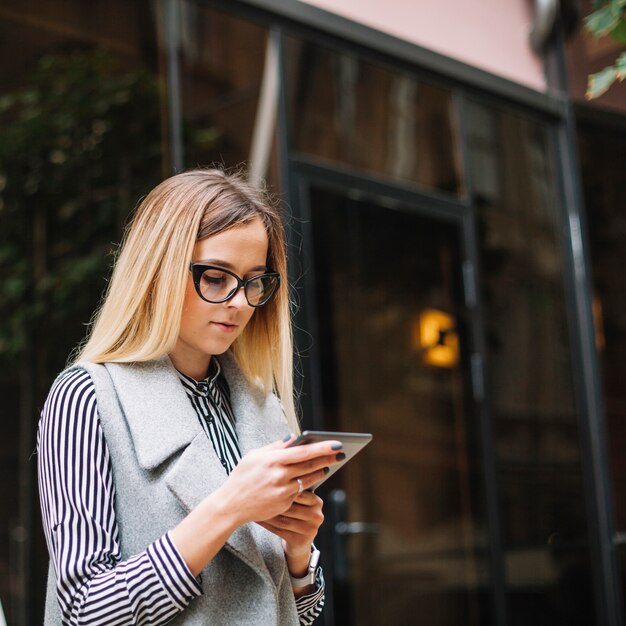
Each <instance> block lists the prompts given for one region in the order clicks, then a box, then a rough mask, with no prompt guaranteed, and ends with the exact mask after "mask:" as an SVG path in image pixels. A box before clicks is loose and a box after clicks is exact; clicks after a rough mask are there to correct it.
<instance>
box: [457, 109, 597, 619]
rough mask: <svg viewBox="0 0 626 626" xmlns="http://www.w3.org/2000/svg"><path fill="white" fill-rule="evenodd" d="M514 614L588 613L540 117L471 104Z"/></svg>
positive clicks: (547, 160) (578, 480) (570, 397)
mask: <svg viewBox="0 0 626 626" xmlns="http://www.w3.org/2000/svg"><path fill="white" fill-rule="evenodd" d="M467 128H468V133H469V145H470V159H469V160H470V163H471V168H472V170H471V175H472V182H473V185H474V198H473V200H474V203H475V205H476V206H477V208H478V218H479V219H478V221H479V228H480V233H479V234H480V239H481V241H480V243H481V250H480V253H481V265H482V267H481V270H482V285H481V288H482V294H483V299H484V303H485V320H486V333H487V342H488V364H489V365H488V373H489V383H490V384H489V392H490V398H491V410H492V417H493V428H494V433H495V445H496V472H497V482H498V495H499V504H500V520H501V525H502V540H503V544H504V545H503V548H504V554H505V559H506V572H507V581H506V584H507V590H508V601H509V614H510V619H511V624H512V625H514V626H517V625H519V626H526V625H527V624H535V625H538V624H546V625H547V624H551V625H553V626H554V625H555V624H559V625H560V624H562V625H564V626H565V625H569V626H571V625H573V624H580V625H581V626H583V625H584V626H590V625H591V624H593V623H594V612H593V593H592V585H591V573H590V572H591V570H590V563H589V559H590V555H589V545H588V530H587V522H586V517H585V503H584V494H583V481H582V468H581V458H580V449H579V429H578V418H577V415H576V411H575V406H574V389H573V387H572V364H571V355H570V348H569V337H568V324H567V317H566V308H565V301H564V287H563V282H564V278H563V263H562V253H561V244H560V235H559V228H560V226H559V198H558V194H557V189H558V185H557V180H556V172H555V169H554V154H553V151H552V144H551V140H550V136H549V133H548V131H547V128H546V127H545V126H544V125H543V124H541V123H539V122H536V121H533V120H531V119H527V118H525V117H521V116H517V115H514V114H511V113H505V112H502V111H498V110H495V109H492V108H489V107H486V106H482V105H479V104H476V103H471V104H470V105H469V107H468V120H467Z"/></svg>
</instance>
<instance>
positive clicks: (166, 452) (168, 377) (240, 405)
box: [106, 355, 284, 587]
mask: <svg viewBox="0 0 626 626" xmlns="http://www.w3.org/2000/svg"><path fill="white" fill-rule="evenodd" d="M224 357H225V358H224ZM224 362H226V363H227V366H226V367H227V370H226V371H225V375H226V377H227V380H228V382H229V386H230V388H231V402H232V407H233V412H234V414H235V416H236V420H237V424H236V427H237V435H238V437H239V444H240V447H241V451H242V454H245V453H246V452H248V451H249V450H251V449H253V448H257V447H259V446H262V445H265V444H266V443H267V435H265V436H263V435H260V434H259V433H260V432H263V431H264V430H265V429H259V428H258V425H259V424H260V423H263V421H262V420H263V413H264V411H263V406H262V405H263V401H262V396H261V394H258V397H257V396H256V394H254V393H253V392H252V391H251V390H250V389H249V387H248V385H247V384H246V382H245V379H244V378H243V376H242V375H241V373H240V372H239V369H238V367H237V365H236V363H235V361H234V359H233V358H232V357H230V355H228V356H227V355H223V356H222V357H220V363H224ZM106 367H107V370H108V371H109V374H110V376H111V379H112V381H113V385H114V387H115V390H116V393H117V396H118V398H119V401H120V404H121V406H122V410H123V412H124V414H125V416H126V420H127V423H128V426H129V430H130V434H131V438H132V441H133V446H134V449H135V453H136V454H137V460H138V462H139V465H140V466H141V467H142V468H144V469H146V470H148V471H157V469H158V468H159V466H161V465H162V464H163V463H164V462H165V461H167V460H168V459H169V458H170V457H172V456H174V455H175V454H177V458H175V459H174V460H173V462H172V463H171V466H170V467H169V468H168V469H167V470H166V473H165V477H164V480H165V483H166V485H167V487H168V488H169V490H170V491H171V492H172V494H173V495H174V496H175V497H176V499H177V500H178V501H179V502H180V504H181V505H182V507H183V508H184V509H185V510H186V511H191V509H193V508H194V507H196V506H197V505H198V504H199V503H200V502H201V501H202V499H203V498H204V497H205V496H207V495H208V494H209V493H212V492H213V491H215V490H216V489H218V488H219V487H220V486H221V485H222V484H223V483H224V482H225V481H226V478H227V475H226V472H225V470H224V468H223V467H222V465H221V463H220V462H219V460H218V458H217V455H216V454H215V451H214V450H213V446H212V445H211V442H210V441H209V438H208V437H207V436H206V434H205V432H204V430H203V429H202V426H201V425H200V423H199V421H198V417H197V414H196V412H195V410H194V409H193V407H192V405H191V403H190V402H189V399H188V397H187V395H186V393H185V390H184V388H183V386H182V384H181V382H180V379H179V378H178V375H177V374H176V372H175V370H174V367H173V365H172V363H171V361H170V359H169V357H163V358H161V359H159V360H156V361H151V362H146V363H134V364H132V365H129V364H120V363H109V364H107V365H106ZM271 440H273V439H272V438H271V436H270V438H269V441H271ZM267 534H269V533H266V531H265V530H264V529H262V528H261V527H259V526H257V525H256V524H247V525H245V526H242V527H240V528H238V529H237V530H236V531H235V532H234V533H233V534H232V535H231V537H230V538H229V539H228V541H227V543H226V548H227V549H228V550H229V551H230V552H231V553H233V554H234V555H235V556H237V557H238V558H240V559H241V560H242V561H244V562H245V563H246V564H247V565H249V566H250V567H251V568H252V569H253V570H254V571H255V572H257V573H258V574H259V575H260V576H261V577H262V578H264V579H265V580H266V581H267V582H269V584H270V585H272V587H275V583H274V582H273V581H272V578H271V576H270V574H269V572H268V568H267V566H266V563H265V561H264V557H265V558H266V559H267V558H269V559H270V560H273V559H275V558H276V555H275V548H276V542H275V541H274V540H273V539H274V538H273V539H268V537H267V536H266V535H267ZM272 537H273V536H272ZM275 539H277V538H275ZM278 545H279V546H280V541H278ZM259 547H260V548H261V550H262V551H263V556H262V555H261V553H260V552H259ZM281 552H282V550H281ZM283 561H284V559H283ZM269 564H270V566H271V569H272V570H274V569H275V567H276V564H275V563H273V562H272V563H269Z"/></svg>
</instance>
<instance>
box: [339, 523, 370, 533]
mask: <svg viewBox="0 0 626 626" xmlns="http://www.w3.org/2000/svg"><path fill="white" fill-rule="evenodd" d="M335 532H336V533H337V534H338V535H362V534H368V535H376V534H378V524H371V523H370V522H337V523H336V524H335Z"/></svg>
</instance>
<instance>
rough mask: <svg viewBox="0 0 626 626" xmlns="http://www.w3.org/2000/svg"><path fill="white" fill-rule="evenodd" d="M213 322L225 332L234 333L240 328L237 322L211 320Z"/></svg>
mask: <svg viewBox="0 0 626 626" xmlns="http://www.w3.org/2000/svg"><path fill="white" fill-rule="evenodd" d="M211 324H213V325H214V326H215V327H216V328H217V329H218V330H220V331H222V332H223V333H234V332H235V331H236V330H237V328H239V326H238V325H237V324H228V323H226V322H211Z"/></svg>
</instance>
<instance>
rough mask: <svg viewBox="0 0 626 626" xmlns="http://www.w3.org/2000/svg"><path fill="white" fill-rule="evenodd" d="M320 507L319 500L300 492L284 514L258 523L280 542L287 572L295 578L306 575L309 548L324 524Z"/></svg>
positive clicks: (312, 495) (312, 494) (314, 496)
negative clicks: (285, 559) (281, 542)
mask: <svg viewBox="0 0 626 626" xmlns="http://www.w3.org/2000/svg"><path fill="white" fill-rule="evenodd" d="M322 505H323V502H322V499H321V498H320V497H318V496H316V495H315V494H314V493H312V492H310V491H303V492H302V493H301V494H300V495H298V496H297V497H296V499H295V500H294V502H293V504H292V505H291V506H290V507H289V508H288V509H287V510H286V511H285V512H284V513H281V514H280V515H277V516H276V517H273V518H271V519H268V520H266V521H264V522H259V524H260V526H263V528H265V529H267V530H269V531H270V532H272V533H274V534H275V535H278V536H279V537H280V538H281V539H282V540H283V549H284V551H285V556H286V557H287V566H288V567H289V572H290V573H291V575H292V576H295V577H296V578H301V577H302V576H304V575H305V574H306V570H307V567H308V564H309V558H310V556H311V544H312V543H313V540H314V539H315V537H316V535H317V531H318V530H319V527H320V526H321V525H322V522H323V521H324V515H323V513H322Z"/></svg>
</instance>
